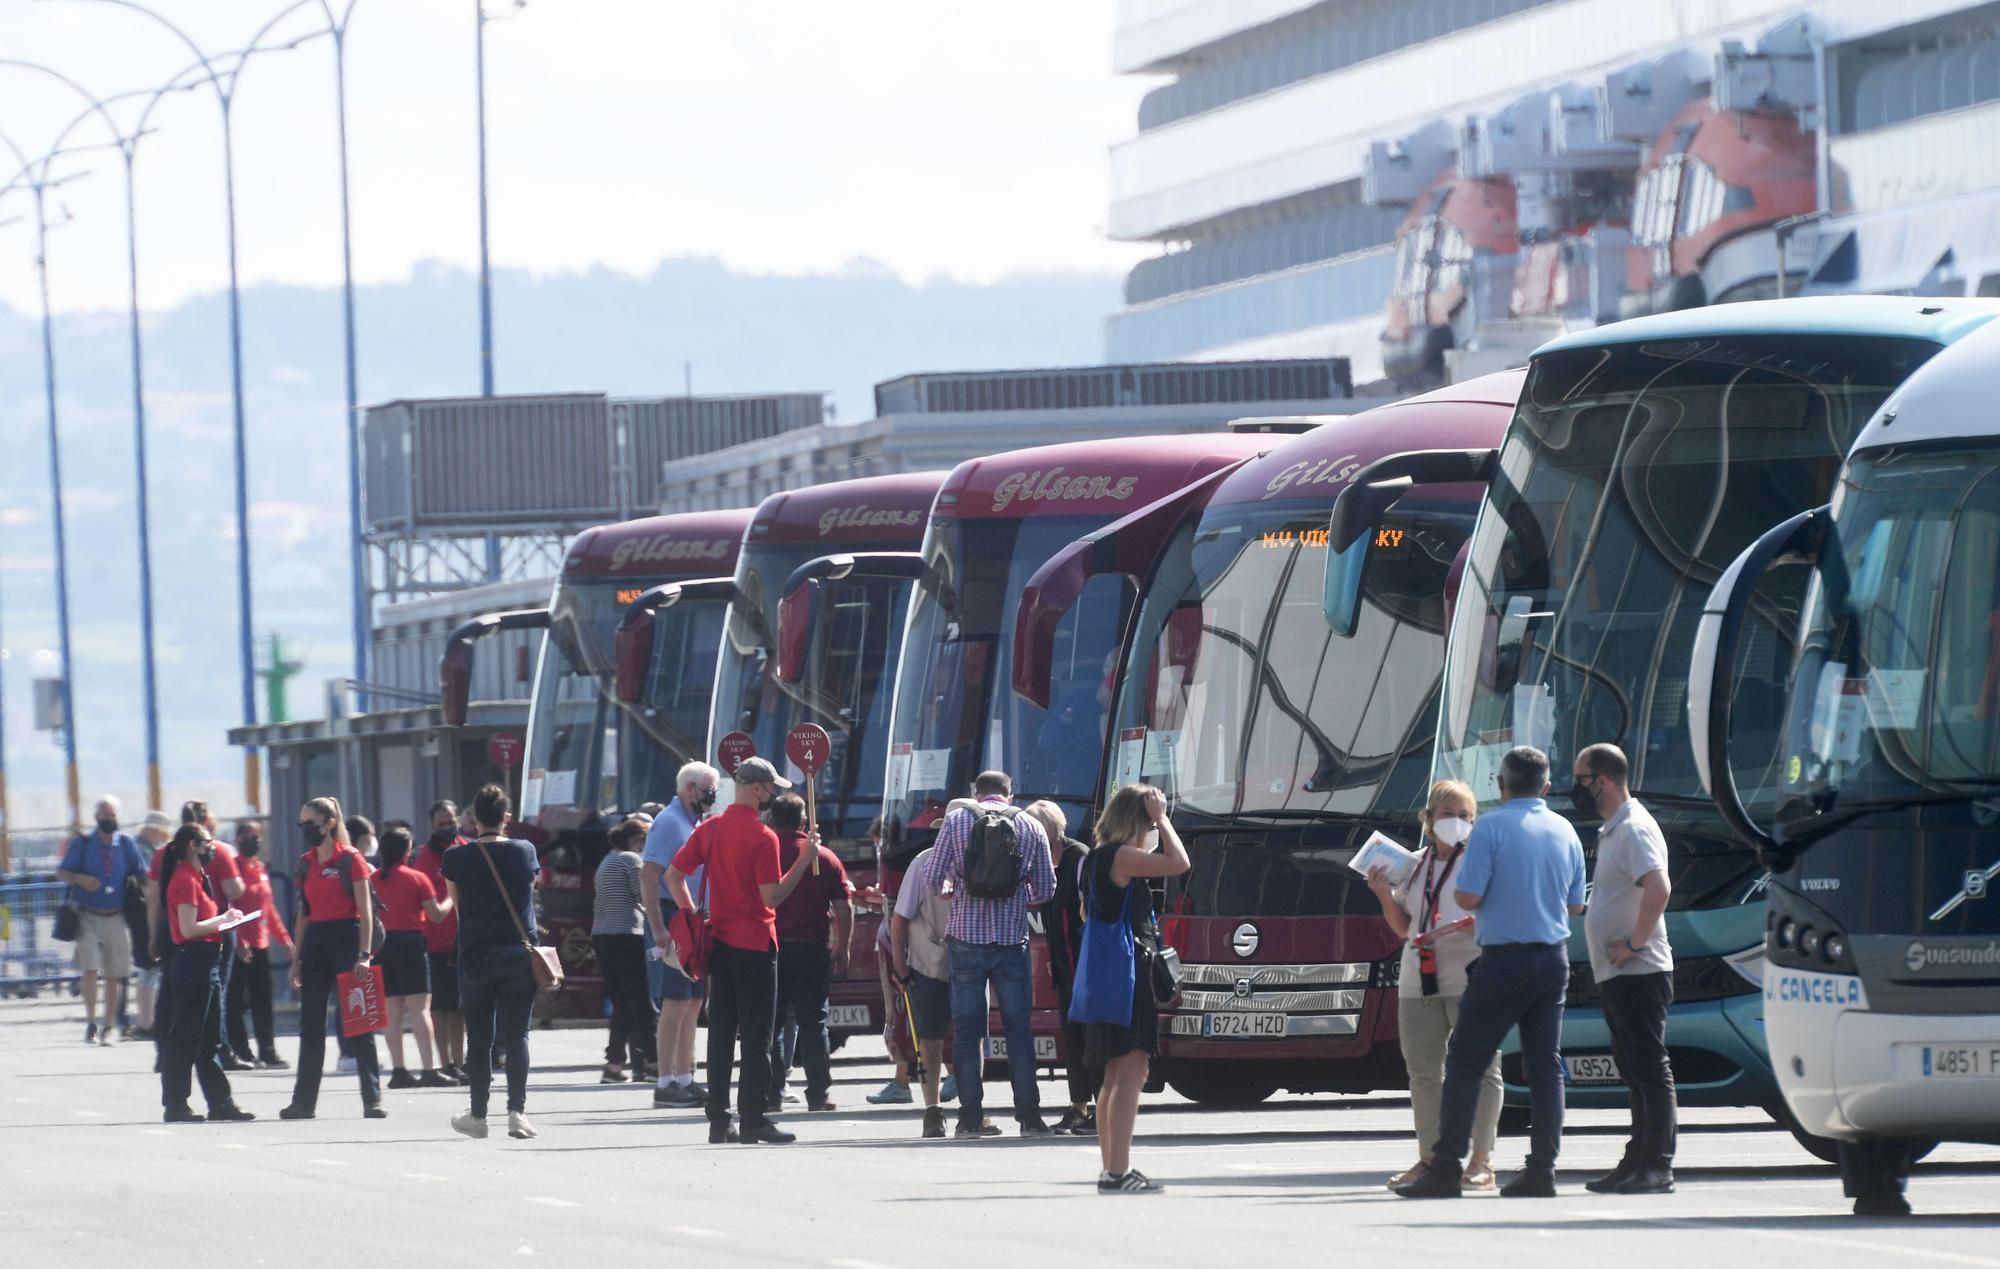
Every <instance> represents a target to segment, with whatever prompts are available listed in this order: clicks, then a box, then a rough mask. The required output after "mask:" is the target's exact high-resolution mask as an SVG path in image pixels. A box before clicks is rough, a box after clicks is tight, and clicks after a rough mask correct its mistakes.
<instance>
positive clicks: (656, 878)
mask: <svg viewBox="0 0 2000 1269" xmlns="http://www.w3.org/2000/svg"><path fill="white" fill-rule="evenodd" d="M721 787H722V773H721V772H720V771H717V770H716V769H715V768H714V767H711V766H709V765H708V764H707V763H705V762H690V763H688V764H687V765H686V766H684V767H682V768H681V769H680V774H679V775H678V776H676V777H675V779H674V800H673V801H672V802H670V803H668V804H667V805H666V806H664V807H662V808H661V810H660V813H659V815H657V816H655V817H654V819H653V823H652V826H651V827H650V828H648V829H647V830H646V846H645V849H644V850H643V851H641V852H640V855H639V894H640V897H641V899H642V900H643V902H644V905H645V915H646V924H647V928H648V930H649V931H650V933H651V934H652V939H653V947H652V955H651V956H649V957H648V958H647V961H646V986H647V990H648V991H649V993H650V994H651V996H652V998H653V1003H654V1005H656V1006H657V1007H658V1009H659V1021H658V1023H656V1024H655V1027H654V1042H653V1053H654V1058H655V1068H656V1070H657V1071H658V1075H657V1076H656V1078H657V1080H658V1083H657V1084H656V1085H655V1086H654V1088H653V1105H654V1106H657V1107H660V1108H662V1109H680V1110H691V1109H693V1108H694V1107H696V1106H700V1105H702V1104H704V1103H705V1102H706V1101H707V1100H708V1089H707V1088H705V1087H703V1086H702V1085H700V1084H697V1083H696V1082H695V1078H694V1037H695V1029H696V1027H697V1026H698V1025H699V1020H700V1017H701V1002H702V998H703V997H704V996H706V995H707V994H708V984H707V983H705V982H703V981H702V980H700V979H698V978H690V977H688V975H686V974H685V973H682V972H681V968H680V960H679V958H678V957H677V956H676V955H674V943H673V940H672V939H671V938H669V937H668V935H667V927H668V925H669V924H670V923H671V922H672V921H673V919H674V912H675V911H676V909H675V907H674V900H673V898H672V896H670V895H669V894H668V893H667V889H666V880H665V878H666V875H667V869H668V868H670V867H672V866H673V862H674V857H675V856H676V855H678V854H679V853H680V850H681V847H683V846H685V845H687V842H688V838H690V837H692V836H694V830H695V829H696V828H697V827H698V826H699V825H700V824H701V822H702V821H703V820H705V819H707V818H708V815H709V813H710V811H712V810H713V809H714V808H715V795H716V792H717V791H718V790H719V789H721ZM688 880H689V882H690V884H691V885H692V886H693V887H694V888H695V889H697V890H698V889H700V887H701V872H700V870H699V869H697V870H696V871H695V872H694V874H693V875H692V876H690V877H689V878H688Z"/></svg>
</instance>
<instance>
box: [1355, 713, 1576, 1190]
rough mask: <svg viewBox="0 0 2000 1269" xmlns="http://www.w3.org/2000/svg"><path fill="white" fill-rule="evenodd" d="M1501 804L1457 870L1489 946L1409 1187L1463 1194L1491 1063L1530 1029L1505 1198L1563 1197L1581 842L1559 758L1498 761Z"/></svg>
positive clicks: (1477, 964)
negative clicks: (1428, 1150) (1421, 1163)
mask: <svg viewBox="0 0 2000 1269" xmlns="http://www.w3.org/2000/svg"><path fill="white" fill-rule="evenodd" d="M1497 780H1498V783H1499V786H1500V788H1499V793H1500V796H1501V799H1502V801H1501V804H1500V805H1499V806H1498V807H1495V808H1494V809H1493V810H1491V811H1488V812H1487V813H1486V814H1484V815H1482V816H1480V817H1479V822H1478V823H1477V824H1475V825H1473V828H1472V833H1471V835H1470V836H1469V837H1467V838H1466V839H1465V854H1464V857H1463V858H1462V859H1461V860H1460V861H1459V865H1458V870H1457V871H1458V875H1457V876H1456V877H1454V878H1453V879H1452V880H1451V883H1450V884H1451V887H1452V890H1453V897H1454V898H1456V899H1457V900H1458V906H1459V907H1461V908H1463V909H1465V910H1466V911H1468V912H1470V913H1472V914H1473V915H1474V916H1475V917H1477V918H1478V924H1477V926H1475V928H1474V931H1473V937H1474V938H1475V939H1476V940H1477V941H1478V943H1479V957H1478V959H1477V960H1475V961H1473V962H1472V964H1471V965H1470V966H1468V967H1467V970H1466V983H1465V994H1464V995H1463V996H1462V997H1461V998H1460V1000H1459V1004H1458V1023H1457V1025H1456V1026H1454V1027H1453V1028H1452V1032H1451V1043H1450V1045H1449V1047H1448V1048H1447V1050H1446V1052H1445V1059H1444V1096H1443V1098H1442V1100H1441V1102H1440V1106H1439V1110H1438V1144H1437V1149H1436V1150H1435V1151H1434V1152H1432V1155H1431V1159H1430V1162H1429V1163H1428V1164H1426V1165H1425V1167H1424V1170H1423V1172H1422V1173H1421V1174H1420V1175H1418V1176H1417V1177H1415V1178H1414V1179H1412V1180H1410V1181H1408V1182H1405V1183H1404V1184H1402V1185H1398V1186H1395V1187H1394V1190H1395V1193H1396V1194H1397V1195H1398V1196H1399V1197H1401V1198H1411V1199H1435V1198H1457V1197H1459V1195H1460V1193H1461V1192H1462V1190H1463V1189H1464V1168H1463V1166H1462V1165H1461V1163H1460V1162H1459V1161H1460V1160H1461V1159H1463V1158H1464V1157H1465V1153H1466V1147H1467V1146H1468V1145H1469V1144H1470V1143H1471V1137H1472V1121H1473V1116H1474V1111H1475V1110H1476V1108H1477V1104H1478V1101H1479V1094H1480V1089H1481V1086H1482V1084H1483V1081H1484V1079H1485V1075H1486V1069H1487V1067H1488V1065H1489V1064H1491V1062H1492V1061H1493V1055H1494V1054H1495V1053H1498V1052H1499V1051H1500V1043H1501V1041H1503V1040H1505V1039H1506V1038H1507V1033H1508V1032H1509V1031H1511V1030H1513V1029H1514V1028H1515V1027H1517V1026H1518V1027H1519V1028H1520V1030H1521V1068H1522V1071H1523V1072H1524V1073H1525V1075H1526V1077H1527V1083H1528V1094H1529V1097H1530V1098H1531V1099H1532V1101H1531V1106H1532V1111H1531V1114H1532V1118H1531V1123H1532V1125H1533V1132H1532V1134H1531V1136H1530V1145H1529V1149H1528V1160H1527V1164H1526V1166H1525V1167H1523V1168H1522V1169H1521V1171H1520V1172H1519V1173H1517V1174H1516V1175H1515V1176H1514V1177H1513V1179H1511V1180H1509V1181H1508V1182H1507V1184H1506V1185H1504V1186H1502V1187H1501V1188H1500V1195H1501V1197H1502V1198H1554V1197H1555V1194H1556V1156H1557V1155H1558V1154H1559V1153H1560V1152H1561V1150H1562V1126H1563V1067H1562V1053H1561V1041H1562V1016H1563V998H1564V996H1565V995H1567V994H1568V991H1569V918H1570V917H1573V916H1581V915H1582V914H1583V898H1584V883H1583V843H1582V842H1581V841H1579V840H1578V839H1577V836H1576V829H1574V828H1572V827H1571V826H1570V822H1569V821H1568V820H1566V819H1564V818H1563V817H1562V816H1560V815H1557V814H1556V813H1555V812H1554V811H1552V810H1550V809H1549V804H1548V802H1547V801H1546V800H1545V799H1546V797H1547V795H1548V791H1549V759H1548V755H1546V754H1544V753H1543V752H1542V751H1541V750H1539V749H1536V748H1533V747H1532V746H1529V745H1517V746H1515V747H1514V748H1512V749H1509V750H1508V751H1507V754H1506V756H1505V757H1503V758H1502V759H1501V760H1500V771H1499V774H1498V776H1497Z"/></svg>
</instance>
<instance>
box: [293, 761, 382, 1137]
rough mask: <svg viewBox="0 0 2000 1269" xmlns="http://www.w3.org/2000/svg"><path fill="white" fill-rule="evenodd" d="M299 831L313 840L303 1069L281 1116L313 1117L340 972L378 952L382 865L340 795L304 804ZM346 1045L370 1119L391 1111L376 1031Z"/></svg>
mask: <svg viewBox="0 0 2000 1269" xmlns="http://www.w3.org/2000/svg"><path fill="white" fill-rule="evenodd" d="M299 835H300V836H301V837H303V838H304V839H305V843H306V853H305V854H304V855H301V856H300V857H299V867H298V874H297V875H298V886H299V898H300V900H301V904H302V907H303V912H304V916H305V926H304V928H303V929H302V930H301V931H300V933H299V942H298V955H297V956H295V957H293V958H292V990H293V991H296V992H298V993H299V1070H298V1076H297V1078H296V1079H295V1081H294V1082H293V1084H292V1100H291V1104H290V1105H288V1106H286V1107H285V1108H284V1109H282V1110H280V1111H279V1112H278V1118H280V1119H311V1118H313V1117H314V1115H315V1114H317V1113H318V1106H319V1082H320V1077H321V1075H323V1074H324V1073H325V1068H326V1010H327V1002H328V1000H329V999H330V998H331V997H332V996H333V988H334V980H335V979H336V978H338V977H339V976H340V975H342V974H344V973H348V972H349V971H352V972H353V973H356V974H360V973H363V972H365V971H367V970H368V968H369V965H370V963H371V962H372V961H373V960H374V956H373V955H372V954H371V953H370V952H369V950H368V949H369V947H370V946H371V945H372V943H373V941H374V932H375V908H374V900H373V898H372V897H371V895H370V893H369V888H368V879H369V878H370V877H372V876H374V875H375V870H374V869H373V868H371V867H369V866H368V861H367V860H365V859H363V858H362V857H361V852H360V851H358V850H356V849H354V846H353V844H352V843H351V842H349V841H348V840H347V823H346V820H345V819H344V818H343V817H342V816H341V814H340V803H339V802H338V801H337V800H335V799H333V798H330V797H329V798H314V799H313V800H312V801H310V802H308V803H306V804H305V805H304V806H303V807H301V808H300V809H299ZM346 1049H347V1052H348V1053H349V1054H351V1055H352V1056H353V1058H354V1063H355V1070H356V1074H358V1075H359V1077H360V1079H359V1080H358V1082H359V1084H360V1085H361V1113H362V1114H363V1115H364V1116H365V1117H367V1118H369V1119H386V1118H388V1114H389V1112H388V1111H386V1110H383V1109H382V1068H381V1065H380V1064H379V1062H378V1061H377V1060H376V1056H375V1037H374V1035H373V1034H372V1033H370V1034H366V1035H358V1036H354V1037H351V1038H350V1039H348V1040H347V1043H346Z"/></svg>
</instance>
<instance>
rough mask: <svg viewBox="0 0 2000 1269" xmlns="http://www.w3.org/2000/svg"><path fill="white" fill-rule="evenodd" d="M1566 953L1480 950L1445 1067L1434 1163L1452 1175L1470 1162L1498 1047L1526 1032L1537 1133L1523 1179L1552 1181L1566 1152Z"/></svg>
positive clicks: (1547, 947) (1550, 948)
mask: <svg viewBox="0 0 2000 1269" xmlns="http://www.w3.org/2000/svg"><path fill="white" fill-rule="evenodd" d="M1568 989H1569V950H1568V948H1566V947H1565V946H1564V945H1563V944H1561V943H1550V944H1542V943H1501V944H1496V945H1494V946H1492V947H1482V948H1480V949H1479V959H1478V960H1476V961H1474V962H1472V968H1471V971H1470V974H1469V976H1468V978H1467V981H1466V985H1465V995H1463V996H1461V997H1460V998H1459V1002H1458V1025H1457V1026H1456V1027H1454V1028H1453V1029H1452V1033H1451V1047H1450V1048H1449V1049H1448V1050H1447V1051H1446V1053H1445V1059H1444V1099H1443V1109H1442V1111H1441V1113H1440V1115H1439V1123H1438V1146H1437V1154H1436V1156H1435V1158H1434V1160H1433V1162H1435V1163H1438V1164H1441V1165H1445V1166H1446V1168H1447V1169H1450V1168H1455V1167H1457V1165H1458V1163H1459V1162H1460V1160H1462V1159H1464V1158H1465V1151H1466V1148H1467V1146H1468V1145H1469V1144H1470V1143H1471V1137H1472V1116H1473V1112H1474V1110H1475V1109H1476V1108H1477V1107H1478V1105H1479V1086H1480V1080H1481V1078H1482V1077H1483V1076H1484V1075H1485V1074H1486V1068H1487V1066H1488V1064H1489V1063H1491V1062H1492V1061H1493V1055H1494V1054H1495V1053H1498V1052H1499V1051H1500V1042H1501V1041H1502V1040H1504V1039H1506V1038H1507V1033H1508V1032H1509V1031H1510V1030H1512V1029H1513V1028H1514V1027H1515V1026H1517V1025H1518V1026H1519V1027H1520V1028H1521V1071H1522V1074H1523V1075H1524V1076H1525V1077H1526V1079H1527V1082H1528V1094H1529V1098H1530V1100H1531V1104H1532V1107H1533V1111H1532V1118H1533V1126H1532V1129H1531V1134H1530V1136H1529V1142H1528V1162H1527V1167H1526V1171H1529V1172H1539V1173H1542V1174H1543V1175H1553V1174H1554V1172H1555V1170H1556V1155H1557V1154H1558V1153H1559V1152H1560V1151H1561V1149H1562V1130H1563V1066H1562V1052H1561V1042H1562V1020H1563V995H1564V993H1566V992H1567V991H1568Z"/></svg>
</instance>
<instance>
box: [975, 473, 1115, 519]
mask: <svg viewBox="0 0 2000 1269" xmlns="http://www.w3.org/2000/svg"><path fill="white" fill-rule="evenodd" d="M1064 470H1065V469H1063V468H1061V467H1051V468H1049V469H1048V470H1047V471H1017V472H1015V473H1014V474H1013V475H1011V476H1009V477H1007V478H1006V479H1005V480H1003V481H1001V482H1000V483H999V484H998V485H997V486H995V487H994V489H993V509H994V510H995V511H1005V510H1006V509H1007V507H1008V505H1009V504H1011V503H1012V502H1014V501H1015V500H1016V499H1019V500H1020V501H1022V502H1055V501H1062V502H1083V501H1086V500H1094V499H1098V498H1110V499H1113V500H1115V501H1118V502H1123V501H1125V500H1126V499H1127V498H1130V497H1131V496H1132V491H1133V490H1134V489H1137V488H1138V487H1139V478H1138V477H1137V476H1070V475H1065V474H1064Z"/></svg>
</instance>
